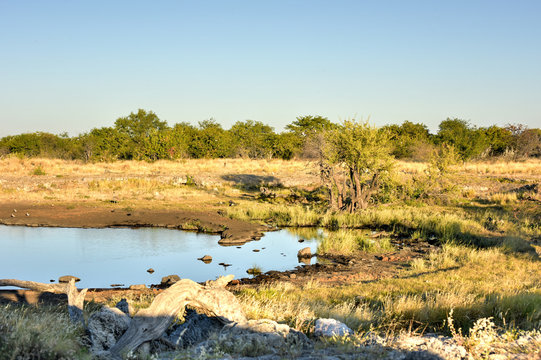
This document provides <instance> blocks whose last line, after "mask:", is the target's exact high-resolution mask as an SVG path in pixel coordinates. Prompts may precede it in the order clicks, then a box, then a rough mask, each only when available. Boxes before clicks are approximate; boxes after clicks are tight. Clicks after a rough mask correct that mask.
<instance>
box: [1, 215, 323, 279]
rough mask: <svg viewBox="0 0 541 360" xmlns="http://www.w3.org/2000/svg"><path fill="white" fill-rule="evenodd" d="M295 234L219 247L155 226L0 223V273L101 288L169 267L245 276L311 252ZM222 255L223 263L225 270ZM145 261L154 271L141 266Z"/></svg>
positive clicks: (197, 275) (211, 238)
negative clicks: (73, 279)
mask: <svg viewBox="0 0 541 360" xmlns="http://www.w3.org/2000/svg"><path fill="white" fill-rule="evenodd" d="M298 239H299V236H298V235H295V234H293V233H292V232H289V231H288V230H280V231H274V232H268V233H266V234H265V236H264V237H263V238H261V240H259V241H251V242H248V243H246V244H245V245H242V246H241V247H240V248H237V247H236V246H227V247H225V246H220V245H219V244H218V240H219V236H217V235H206V234H198V233H193V232H186V231H179V230H170V229H160V228H138V229H129V228H106V229H78V228H46V227H41V228H40V227H38V228H33V227H24V226H0V278H10V279H11V278H13V279H20V280H31V281H38V282H49V281H50V280H51V279H52V280H55V281H56V280H58V277H60V276H62V275H75V276H77V277H79V278H81V281H80V282H79V283H77V286H78V287H109V286H110V285H111V284H123V285H125V286H129V285H131V284H146V285H150V284H157V283H159V282H160V280H161V278H162V277H163V276H167V275H171V274H177V275H179V276H180V277H181V278H189V279H192V280H194V281H198V282H199V281H205V280H209V279H215V278H216V277H218V276H220V275H227V274H234V275H235V278H241V277H249V275H248V274H247V273H246V270H247V269H248V268H251V267H253V266H257V267H259V268H261V270H263V272H265V271H269V270H280V271H283V270H289V269H293V268H294V267H295V266H298V265H300V264H299V262H298V259H297V256H296V254H297V252H298V251H299V250H300V249H302V248H304V247H310V248H311V249H312V253H314V252H315V251H316V249H317V240H316V238H315V237H314V238H307V239H306V240H305V241H304V242H302V243H299V242H298ZM253 250H259V252H254V251H253ZM203 255H210V256H212V258H213V260H212V262H211V263H210V264H205V263H203V262H202V261H199V260H197V258H200V257H202V256H203ZM312 261H313V262H314V261H315V258H313V259H312ZM222 262H223V263H226V264H231V266H229V267H227V269H226V268H225V267H224V266H221V265H219V263H222ZM148 268H153V269H154V270H155V272H154V273H153V274H149V273H147V272H146V270H147V269H148Z"/></svg>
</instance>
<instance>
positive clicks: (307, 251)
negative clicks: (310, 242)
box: [297, 247, 312, 259]
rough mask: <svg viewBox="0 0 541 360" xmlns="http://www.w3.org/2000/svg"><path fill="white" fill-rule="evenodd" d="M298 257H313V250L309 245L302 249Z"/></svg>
mask: <svg viewBox="0 0 541 360" xmlns="http://www.w3.org/2000/svg"><path fill="white" fill-rule="evenodd" d="M297 257H298V258H301V259H303V258H311V257H312V250H311V249H310V248H309V247H305V248H304V249H300V250H299V252H298V253H297Z"/></svg>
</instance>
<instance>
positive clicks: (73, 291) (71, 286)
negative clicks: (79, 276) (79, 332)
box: [0, 279, 88, 326]
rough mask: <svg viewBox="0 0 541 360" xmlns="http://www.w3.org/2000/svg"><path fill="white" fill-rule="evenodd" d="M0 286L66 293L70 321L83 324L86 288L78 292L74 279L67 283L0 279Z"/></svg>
mask: <svg viewBox="0 0 541 360" xmlns="http://www.w3.org/2000/svg"><path fill="white" fill-rule="evenodd" d="M0 286H15V287H19V288H22V289H29V290H35V291H42V292H52V293H54V294H66V295H67V296H68V313H69V316H70V319H71V321H73V322H74V323H81V324H82V325H83V326H84V325H85V323H84V317H83V303H84V300H85V295H86V292H87V291H88V289H83V290H81V291H80V292H79V291H78V290H77V288H76V287H75V279H71V280H70V282H69V283H67V284H44V283H39V282H35V281H25V280H16V279H0Z"/></svg>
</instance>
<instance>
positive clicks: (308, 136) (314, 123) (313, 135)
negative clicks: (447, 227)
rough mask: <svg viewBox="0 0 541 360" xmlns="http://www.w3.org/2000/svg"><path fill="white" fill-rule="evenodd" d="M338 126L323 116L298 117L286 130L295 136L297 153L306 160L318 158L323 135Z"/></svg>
mask: <svg viewBox="0 0 541 360" xmlns="http://www.w3.org/2000/svg"><path fill="white" fill-rule="evenodd" d="M335 126H336V125H335V124H333V123H332V122H331V121H330V120H329V119H327V118H326V117H322V116H312V115H307V116H298V117H297V118H296V120H295V121H293V122H292V123H291V124H289V125H287V126H286V130H287V131H288V132H290V133H292V134H294V137H293V139H294V143H293V145H294V146H295V149H296V153H297V154H299V155H301V156H302V157H305V158H314V157H316V158H317V156H318V154H319V152H320V149H319V148H320V146H321V136H319V135H321V134H323V133H324V132H325V131H327V130H330V129H332V128H333V127H335Z"/></svg>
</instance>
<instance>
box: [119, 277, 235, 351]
mask: <svg viewBox="0 0 541 360" xmlns="http://www.w3.org/2000/svg"><path fill="white" fill-rule="evenodd" d="M232 279H233V275H228V276H226V277H221V278H219V279H218V280H216V281H208V282H207V283H206V284H205V286H202V285H199V284H198V283H196V282H194V281H192V280H189V279H182V280H180V281H178V282H177V283H175V284H174V285H173V286H171V287H170V288H168V289H167V290H165V291H163V292H162V293H161V294H159V295H158V296H156V298H155V299H154V301H153V302H152V304H151V305H150V306H149V307H148V308H146V309H142V310H139V312H137V314H136V315H135V316H134V317H133V319H132V321H131V323H130V326H129V328H128V330H127V331H126V332H125V333H124V335H122V337H121V338H120V339H119V340H118V342H117V343H116V344H115V345H114V346H113V347H112V348H111V349H110V353H111V355H112V356H113V357H114V358H120V357H121V355H122V354H126V353H128V352H130V351H133V350H135V349H137V347H138V346H139V345H141V344H143V343H144V342H147V341H150V340H154V339H158V338H159V337H160V336H161V335H162V334H163V333H164V332H165V330H166V329H167V328H168V326H169V325H170V324H171V322H172V321H173V320H174V319H175V317H176V316H177V315H178V314H179V313H181V312H182V313H183V312H184V310H185V308H186V306H190V307H192V308H195V309H197V310H199V311H200V312H202V313H204V314H207V315H209V316H215V317H217V318H218V319H220V321H222V322H223V323H224V324H227V323H230V322H243V321H246V317H245V316H244V312H243V311H242V308H241V306H240V304H239V302H238V300H237V299H236V298H235V296H234V295H233V294H231V293H230V292H229V291H227V290H225V289H224V287H225V285H227V284H228V283H229V282H230V281H231V280H232Z"/></svg>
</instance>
